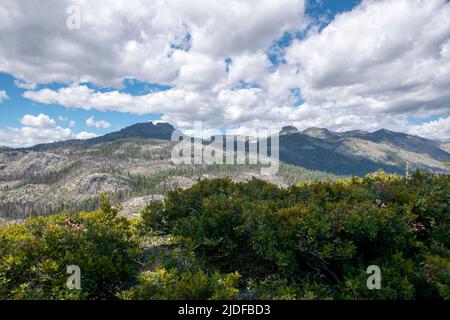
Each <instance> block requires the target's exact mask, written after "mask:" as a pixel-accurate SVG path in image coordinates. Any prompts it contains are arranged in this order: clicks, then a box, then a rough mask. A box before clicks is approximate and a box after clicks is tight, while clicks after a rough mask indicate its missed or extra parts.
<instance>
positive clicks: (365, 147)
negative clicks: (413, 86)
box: [0, 122, 450, 176]
mask: <svg viewBox="0 0 450 320" xmlns="http://www.w3.org/2000/svg"><path fill="white" fill-rule="evenodd" d="M174 130H175V128H174V127H173V126H172V125H171V124H169V123H156V124H155V123H153V122H146V123H137V124H134V125H131V126H129V127H126V128H124V129H122V130H120V131H116V132H111V133H109V134H106V135H104V136H101V137H95V138H92V139H88V140H68V141H62V142H55V143H49V144H41V145H36V146H34V147H31V148H22V149H10V148H4V147H1V148H0V152H8V151H14V150H31V151H37V152H40V151H50V152H52V153H56V154H58V152H59V151H57V150H58V149H65V148H68V149H70V148H72V147H74V148H77V147H78V148H90V147H92V146H95V145H97V144H98V145H101V144H105V143H110V142H114V141H117V140H124V139H129V140H133V139H157V140H163V141H168V140H170V139H171V135H172V133H173V131H174ZM249 141H250V140H249ZM279 143H280V160H281V161H283V162H286V163H288V164H292V165H295V166H300V167H303V168H306V169H310V170H317V171H323V172H328V173H333V174H338V175H359V176H361V175H365V174H367V173H369V172H373V171H376V170H378V169H380V168H381V169H384V170H385V171H387V172H391V173H394V172H395V173H399V174H403V173H404V171H405V163H406V162H407V161H408V162H410V163H411V165H412V166H413V168H421V169H423V170H427V171H434V172H448V168H447V167H446V166H445V165H444V162H450V153H449V152H448V151H449V145H448V143H443V142H439V141H434V140H430V139H426V138H423V137H419V136H414V135H408V134H406V133H400V132H394V131H390V130H387V129H380V130H377V131H375V132H366V131H362V130H352V131H347V132H334V131H331V130H328V129H325V128H316V127H313V128H308V129H306V130H303V131H299V130H298V129H297V128H295V127H293V126H285V127H283V128H282V130H281V131H280V140H279Z"/></svg>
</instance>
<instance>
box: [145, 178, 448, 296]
mask: <svg viewBox="0 0 450 320" xmlns="http://www.w3.org/2000/svg"><path fill="white" fill-rule="evenodd" d="M449 200H450V183H449V176H448V175H431V174H424V173H421V172H416V173H415V174H414V175H413V176H412V178H411V179H404V178H401V177H399V176H397V175H388V174H385V173H384V172H378V173H375V174H370V175H368V176H366V177H365V178H349V179H344V180H338V181H335V182H316V183H311V184H305V183H302V184H299V185H298V186H292V187H290V188H287V189H282V188H278V187H276V186H274V185H271V184H269V183H266V182H263V181H259V180H256V179H253V180H252V181H249V182H246V183H234V182H232V181H231V180H229V179H216V180H204V181H201V182H199V183H197V184H196V185H194V186H193V187H192V188H190V189H187V190H176V191H174V192H172V193H170V194H169V196H168V197H167V199H166V200H165V201H164V203H163V204H160V205H158V208H157V210H154V211H152V212H155V213H154V214H152V216H153V217H157V218H158V219H157V221H155V220H151V219H144V221H143V223H144V224H146V223H148V224H149V226H148V227H149V228H151V229H152V230H154V231H155V229H156V232H159V233H160V234H167V233H171V234H172V235H174V236H175V237H178V238H179V239H180V240H181V244H182V245H183V246H184V247H185V248H186V249H188V250H191V251H192V252H193V253H194V254H195V256H196V257H197V259H198V262H199V263H200V264H201V266H203V268H205V269H206V270H215V269H216V268H217V269H218V270H219V271H220V272H233V271H238V272H239V273H240V274H241V275H242V276H243V277H244V278H247V279H248V278H255V279H256V282H258V281H261V279H272V278H271V277H272V275H276V279H278V280H277V281H278V282H280V281H281V282H282V283H285V285H280V286H278V285H275V284H274V292H272V293H270V292H268V291H267V288H268V285H259V286H258V287H259V288H262V289H261V290H263V292H264V296H265V297H268V298H277V297H282V298H284V297H295V299H301V298H305V297H315V298H326V297H333V298H340V299H354V298H357V299H414V298H444V299H445V298H448V291H449V279H450V277H448V275H449V267H448V262H449V258H450V250H449V248H450V243H449V241H450V233H449V232H450V228H449V222H450V221H449V219H450V215H449V212H450V208H449V203H450V201H449ZM372 264H376V265H378V266H380V268H381V270H382V274H383V279H384V282H383V289H382V290H368V289H367V287H366V279H367V277H368V275H367V274H366V269H367V267H368V266H369V265H372ZM306 284H308V286H309V287H310V288H312V289H311V290H312V291H311V292H309V291H308V292H307V291H304V290H303V289H302V286H306ZM283 286H284V288H286V290H288V288H291V289H292V290H291V289H289V290H291V291H292V292H291V291H289V290H288V292H290V293H279V292H278V289H276V288H275V287H283ZM314 288H316V289H314ZM323 288H326V289H327V290H323ZM315 290H316V291H315Z"/></svg>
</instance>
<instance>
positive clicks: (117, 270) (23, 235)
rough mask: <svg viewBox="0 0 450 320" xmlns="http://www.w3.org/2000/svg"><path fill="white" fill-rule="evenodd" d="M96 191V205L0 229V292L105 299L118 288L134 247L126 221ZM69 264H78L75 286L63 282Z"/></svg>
mask: <svg viewBox="0 0 450 320" xmlns="http://www.w3.org/2000/svg"><path fill="white" fill-rule="evenodd" d="M102 197H103V204H102V211H98V212H92V213H80V214H76V215H55V216H49V217H38V218H32V219H29V220H28V221H26V223H25V224H22V225H14V226H8V227H4V228H2V229H0V298H3V299H86V298H90V299H108V298H113V297H114V295H115V294H116V292H118V291H119V290H120V289H122V288H124V285H125V284H126V282H127V281H128V280H129V279H130V277H131V276H132V275H133V273H134V269H135V263H134V259H136V258H137V257H138V256H139V255H140V248H139V245H138V242H136V240H135V239H134V238H133V236H132V233H131V227H130V222H129V221H128V220H127V219H125V218H123V217H119V216H117V209H114V208H113V207H112V206H111V204H110V203H109V200H108V199H107V198H106V197H105V196H102ZM69 265H77V266H79V267H80V269H81V287H82V288H81V290H68V288H67V286H66V281H67V279H68V277H69V276H70V274H67V266H69Z"/></svg>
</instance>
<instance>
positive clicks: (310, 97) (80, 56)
mask: <svg viewBox="0 0 450 320" xmlns="http://www.w3.org/2000/svg"><path fill="white" fill-rule="evenodd" d="M146 121H164V122H169V123H171V124H172V125H174V126H175V127H176V128H179V129H182V130H186V131H189V130H190V129H192V127H193V124H194V121H203V123H204V127H207V128H220V129H225V128H226V129H235V131H237V132H239V133H241V134H252V132H255V130H257V129H265V128H276V129H279V128H281V127H283V126H286V125H293V126H295V127H297V128H298V129H300V130H303V129H306V128H309V127H324V128H328V129H330V130H335V131H347V130H353V129H361V130H366V131H375V130H378V129H381V128H386V129H390V130H393V131H399V132H405V133H409V134H414V135H420V136H424V137H427V138H431V139H440V140H449V139H450V3H449V1H447V0H361V1H360V0H306V1H304V0H278V1H273V0H258V1H252V0H248V1H245V0H244V1H243V0H214V1H206V0H193V1H189V2H188V1H184V0H150V1H149V0H127V1H120V0H111V1H108V2H104V1H100V0H89V1H88V0H69V1H66V0H41V1H34V0H23V1H18V0H2V1H1V2H0V145H4V146H9V147H23V146H31V145H34V144H37V143H44V142H53V141H59V140H66V139H87V138H90V137H94V136H98V135H103V134H106V133H108V132H111V131H116V130H119V129H121V128H123V127H126V126H128V125H131V124H134V123H137V122H146Z"/></svg>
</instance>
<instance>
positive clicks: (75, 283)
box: [66, 265, 81, 290]
mask: <svg viewBox="0 0 450 320" xmlns="http://www.w3.org/2000/svg"><path fill="white" fill-rule="evenodd" d="M67 273H68V274H70V276H69V278H67V282H66V286H67V289H69V290H74V289H76V290H81V269H80V267H79V266H77V265H70V266H67Z"/></svg>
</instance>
